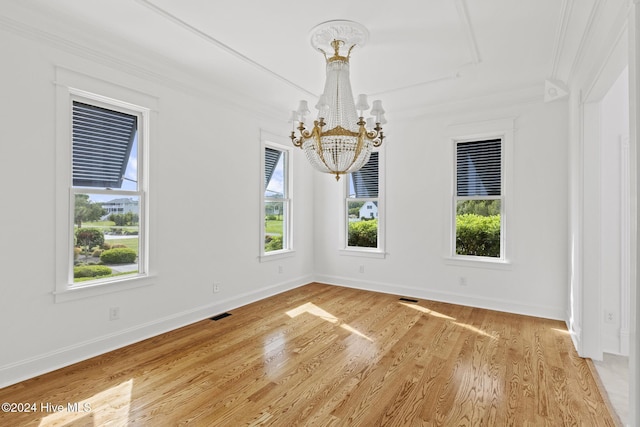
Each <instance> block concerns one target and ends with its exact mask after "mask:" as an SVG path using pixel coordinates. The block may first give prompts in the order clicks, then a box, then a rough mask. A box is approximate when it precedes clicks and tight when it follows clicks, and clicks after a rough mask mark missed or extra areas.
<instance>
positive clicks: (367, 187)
mask: <svg viewBox="0 0 640 427" xmlns="http://www.w3.org/2000/svg"><path fill="white" fill-rule="evenodd" d="M379 164H380V162H379V152H377V151H374V152H373V153H371V157H370V158H369V161H368V162H367V163H366V164H365V165H364V166H363V167H362V168H361V169H360V170H358V171H356V172H353V173H350V174H348V175H347V179H346V181H347V182H346V185H347V198H346V203H345V206H346V218H347V221H346V227H347V230H346V231H347V232H346V240H347V242H346V245H345V246H346V247H347V248H377V249H379V248H380V227H379V221H380V211H381V209H380V199H379V196H380V194H379V188H380V171H379Z"/></svg>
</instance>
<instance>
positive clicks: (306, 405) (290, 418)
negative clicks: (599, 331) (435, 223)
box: [0, 283, 615, 426]
mask: <svg viewBox="0 0 640 427" xmlns="http://www.w3.org/2000/svg"><path fill="white" fill-rule="evenodd" d="M230 313H231V314H232V315H231V316H228V317H225V318H223V319H221V320H218V321H212V320H203V321H201V322H198V323H195V324H193V325H189V326H187V327H184V328H181V329H178V330H175V331H172V332H169V333H167V334H163V335H161V336H157V337H154V338H151V339H149V340H146V341H143V342H140V343H137V344H134V345H131V346H128V347H125V348H123V349H119V350H116V351H113V352H110V353H108V354H105V355H102V356H99V357H95V358H93V359H90V360H87V361H84V362H81V363H78V364H75V365H73V366H70V367H67V368H64V369H61V370H58V371H55V372H52V373H49V374H46V375H42V376H40V377H36V378H33V379H30V380H28V381H24V382H22V383H19V384H16V385H13V386H10V387H7V388H4V389H1V390H0V402H15V403H27V402H29V403H35V405H36V412H30V413H3V412H0V425H3V426H4V425H7V426H9V425H11V426H23V425H24V426H30V425H33V426H38V425H41V426H50V425H58V426H62V425H64V426H92V425H113V426H118V425H152V426H164V425H167V426H172V425H180V424H187V423H191V424H193V425H198V426H246V425H250V426H256V425H270V426H292V425H322V426H329V425H331V426H431V425H433V426H436V425H437V426H470V425H482V426H494V425H499V426H502V425H509V426H562V425H579V426H613V425H615V424H614V421H613V419H612V418H611V416H610V414H609V413H608V411H607V408H606V406H605V404H604V402H603V400H602V398H601V396H600V393H599V391H598V389H597V386H596V383H595V381H594V378H593V377H592V375H591V373H590V371H589V368H588V366H587V364H586V362H585V360H583V359H581V358H579V357H578V356H577V354H576V352H575V351H574V349H573V347H572V344H571V340H570V337H569V335H568V333H567V330H566V328H565V326H564V324H563V323H562V322H560V321H553V320H546V319H539V318H533V317H526V316H519V315H513V314H505V313H500V312H495V311H489V310H483V309H477V308H470V307H463V306H457V305H452V304H444V303H437V302H431V301H419V302H417V303H413V302H410V301H402V300H399V297H398V296H394V295H386V294H379V293H374V292H367V291H361V290H354V289H348V288H341V287H336V286H328V285H323V284H317V283H313V284H310V285H307V286H304V287H301V288H298V289H295V290H292V291H289V292H286V293H283V294H280V295H277V296H274V297H271V298H268V299H266V300H263V301H260V302H257V303H254V304H250V305H247V306H244V307H241V308H238V309H235V310H232V311H231V312H230ZM76 402H77V403H79V406H78V408H73V407H72V408H71V410H70V411H69V410H68V408H67V406H68V404H72V405H73V404H74V403H76ZM47 403H50V404H52V405H62V406H63V410H61V411H59V412H52V411H51V410H52V409H55V407H54V406H47ZM85 404H88V405H90V410H89V407H88V406H87V407H86V409H87V411H83V410H82V409H83V407H84V406H83V405H85ZM43 405H44V406H43ZM47 409H49V412H46V411H47Z"/></svg>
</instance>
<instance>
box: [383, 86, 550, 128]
mask: <svg viewBox="0 0 640 427" xmlns="http://www.w3.org/2000/svg"><path fill="white" fill-rule="evenodd" d="M543 93H544V86H543V84H538V83H536V84H534V85H531V86H526V87H521V88H515V89H513V90H510V91H508V92H499V93H491V94H486V95H480V96H477V97H474V98H467V99H459V100H455V101H451V102H446V103H439V104H429V105H423V106H416V107H413V108H405V109H401V110H399V111H397V112H396V115H397V118H396V119H394V120H395V121H398V122H401V121H405V120H413V119H415V118H420V117H439V116H449V115H451V114H466V113H477V112H479V111H486V110H488V109H500V108H503V107H506V106H509V107H511V106H514V105H527V104H537V103H541V102H543Z"/></svg>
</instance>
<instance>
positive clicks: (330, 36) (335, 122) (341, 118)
mask: <svg viewBox="0 0 640 427" xmlns="http://www.w3.org/2000/svg"><path fill="white" fill-rule="evenodd" d="M368 38H369V32H368V31H367V29H366V28H365V27H364V26H362V25H360V24H358V23H357V22H353V21H342V20H341V21H328V22H325V23H323V24H320V25H318V26H316V27H315V28H313V29H312V30H311V45H312V46H313V47H314V48H315V49H317V50H319V51H320V52H322V53H323V55H324V57H325V60H326V63H327V66H326V69H327V78H326V81H325V85H324V92H323V94H322V95H320V98H319V100H318V103H317V104H316V106H315V108H316V109H317V110H318V116H317V119H316V120H314V121H313V129H311V130H307V129H306V128H305V124H304V122H305V119H306V115H307V114H309V113H310V111H309V107H308V106H307V101H300V105H299V106H298V109H297V110H295V111H292V112H291V119H290V121H291V122H292V123H293V125H292V126H293V128H295V123H296V122H298V130H299V131H300V134H299V136H297V137H296V135H295V130H293V129H292V131H291V141H292V142H293V145H295V146H296V147H300V148H301V149H302V150H303V151H304V152H305V154H306V156H307V159H308V160H309V162H310V163H311V164H312V165H313V166H314V167H315V168H316V169H318V170H319V171H320V172H325V173H330V174H333V175H335V176H336V180H339V179H340V175H343V174H347V173H351V172H355V171H357V170H358V169H360V168H361V167H362V166H364V165H365V164H366V163H367V162H368V161H369V156H370V155H371V151H372V150H373V148H374V147H379V146H380V145H381V144H382V141H383V140H384V134H383V132H382V127H381V126H380V125H382V124H385V123H386V120H385V118H384V112H385V111H384V109H383V108H382V101H379V100H376V101H373V107H372V108H371V111H370V114H371V115H372V116H373V117H370V118H368V119H367V121H365V119H364V112H365V111H366V110H369V104H368V102H367V96H366V95H358V100H357V102H356V101H354V98H353V94H352V91H351V82H350V81H349V58H350V56H351V51H352V50H353V48H354V47H356V46H360V47H362V46H363V45H364V44H365V43H366V42H367V40H368ZM330 49H332V50H333V56H331V57H328V54H327V51H330ZM345 51H346V56H344V52H345ZM356 111H358V112H359V114H357V112H356ZM325 129H326V130H325Z"/></svg>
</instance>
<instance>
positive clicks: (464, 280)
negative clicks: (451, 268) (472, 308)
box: [458, 276, 467, 286]
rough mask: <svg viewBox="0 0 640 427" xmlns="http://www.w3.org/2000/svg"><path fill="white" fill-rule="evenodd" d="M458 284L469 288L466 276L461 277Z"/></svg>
mask: <svg viewBox="0 0 640 427" xmlns="http://www.w3.org/2000/svg"><path fill="white" fill-rule="evenodd" d="M458 284H459V285H460V286H467V278H466V277H464V276H460V278H459V279H458Z"/></svg>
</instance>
